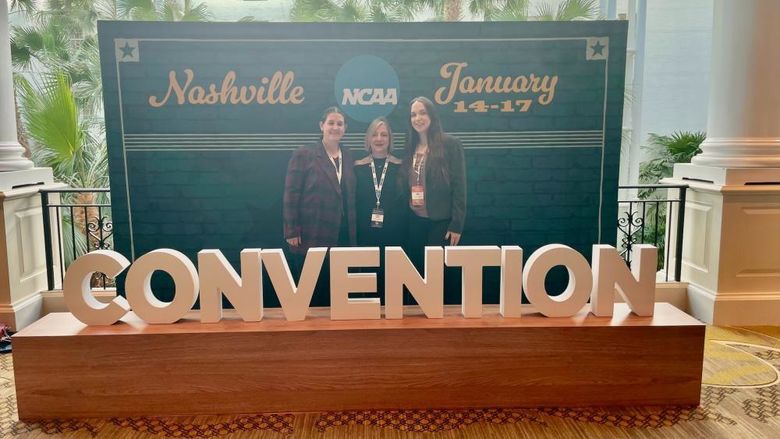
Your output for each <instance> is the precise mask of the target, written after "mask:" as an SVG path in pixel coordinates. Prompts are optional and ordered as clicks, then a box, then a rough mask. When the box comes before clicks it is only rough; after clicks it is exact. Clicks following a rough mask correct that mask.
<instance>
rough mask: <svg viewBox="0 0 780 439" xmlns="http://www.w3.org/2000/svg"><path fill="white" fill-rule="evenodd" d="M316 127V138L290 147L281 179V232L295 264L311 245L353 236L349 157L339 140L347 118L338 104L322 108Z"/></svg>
mask: <svg viewBox="0 0 780 439" xmlns="http://www.w3.org/2000/svg"><path fill="white" fill-rule="evenodd" d="M320 130H321V131H322V139H321V140H320V142H317V143H315V144H314V145H309V146H304V147H301V148H298V149H297V150H296V151H295V152H294V153H293V155H292V158H291V159H290V163H289V165H288V167H287V178H286V180H285V185H284V205H283V216H284V238H285V239H286V240H287V243H288V244H289V245H290V251H291V252H292V253H293V256H294V257H296V258H297V263H298V264H300V263H302V261H303V257H304V256H305V255H306V252H307V251H308V249H309V248H312V247H336V246H354V245H355V244H356V242H357V238H356V231H355V175H354V173H353V170H352V163H353V160H352V156H351V155H350V153H349V149H347V148H342V147H341V145H340V141H341V138H342V137H344V132H345V130H346V120H345V118H344V114H343V113H342V112H341V110H339V109H338V107H330V108H328V109H326V110H325V112H324V113H323V116H322V119H321V120H320ZM299 268H300V267H299Z"/></svg>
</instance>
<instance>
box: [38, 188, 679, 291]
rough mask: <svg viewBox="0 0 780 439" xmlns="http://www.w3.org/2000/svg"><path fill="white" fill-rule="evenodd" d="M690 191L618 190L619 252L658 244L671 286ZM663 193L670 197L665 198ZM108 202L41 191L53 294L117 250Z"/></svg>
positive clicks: (95, 194)
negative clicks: (86, 265)
mask: <svg viewBox="0 0 780 439" xmlns="http://www.w3.org/2000/svg"><path fill="white" fill-rule="evenodd" d="M687 188H688V186H686V185H664V184H658V185H629V186H620V187H619V189H620V191H622V192H626V191H631V192H637V194H636V196H633V197H626V199H619V200H618V206H619V218H618V222H617V232H618V247H619V250H620V254H621V256H622V257H623V259H624V260H625V261H626V263H628V264H630V263H631V257H632V250H633V247H634V246H635V245H636V244H643V243H644V244H653V245H655V246H656V247H658V249H659V261H658V267H659V268H664V270H665V278H666V281H669V279H670V273H671V272H673V273H674V275H673V277H672V279H673V280H675V281H679V280H680V271H681V264H682V248H683V240H682V233H683V227H684V224H685V196H686V189H687ZM662 191H666V193H664V194H660V192H662ZM671 191H675V192H676V194H677V197H676V198H674V197H673V196H670V194H669V192H671ZM659 195H664V196H659ZM109 197H110V194H109V189H108V188H93V189H72V188H64V189H47V190H42V191H41V203H42V208H43V234H44V240H45V244H46V245H45V248H46V267H47V281H48V288H49V290H54V289H55V288H57V287H58V286H61V284H62V280H63V279H64V276H65V270H66V269H67V265H68V264H69V262H70V261H72V260H75V259H76V258H78V257H79V256H81V255H82V254H84V253H87V252H90V251H93V250H99V249H111V248H113V223H112V221H111V203H110V201H109ZM101 199H102V200H103V201H102V202H100V200H101ZM670 225H671V226H670ZM672 229H674V233H672ZM672 252H673V253H672ZM672 256H673V257H672ZM671 261H674V265H673V267H670V263H671ZM92 283H93V287H101V286H102V287H103V288H105V287H107V286H112V285H111V284H110V283H111V281H110V280H107V278H106V276H104V275H100V276H98V277H96V278H93V280H92Z"/></svg>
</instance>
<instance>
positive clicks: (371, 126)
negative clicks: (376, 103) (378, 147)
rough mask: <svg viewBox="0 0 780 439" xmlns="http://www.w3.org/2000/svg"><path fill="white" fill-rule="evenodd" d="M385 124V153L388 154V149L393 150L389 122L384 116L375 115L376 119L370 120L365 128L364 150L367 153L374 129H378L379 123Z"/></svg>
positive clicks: (369, 150)
mask: <svg viewBox="0 0 780 439" xmlns="http://www.w3.org/2000/svg"><path fill="white" fill-rule="evenodd" d="M383 124H384V126H385V128H387V136H388V144H387V153H388V154H389V153H390V151H392V150H393V130H392V129H391V128H390V122H388V121H387V119H385V118H384V117H377V118H376V119H374V120H372V121H371V123H370V124H369V125H368V129H366V140H365V142H366V145H365V146H366V151H368V152H369V153H370V152H371V137H372V136H373V135H374V133H375V132H376V130H378V129H379V126H380V125H383Z"/></svg>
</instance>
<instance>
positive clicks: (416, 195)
mask: <svg viewBox="0 0 780 439" xmlns="http://www.w3.org/2000/svg"><path fill="white" fill-rule="evenodd" d="M412 206H413V207H422V206H425V189H423V187H422V185H419V184H416V185H414V186H412Z"/></svg>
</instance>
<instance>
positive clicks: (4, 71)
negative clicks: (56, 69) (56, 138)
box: [0, 0, 33, 171]
mask: <svg viewBox="0 0 780 439" xmlns="http://www.w3.org/2000/svg"><path fill="white" fill-rule="evenodd" d="M12 72H13V71H12V70H11V28H10V26H9V25H8V2H7V1H6V0H0V171H19V170H23V169H30V168H32V167H33V162H32V161H30V160H28V159H26V158H24V156H23V155H22V154H24V148H22V146H21V145H20V144H19V141H18V140H17V138H16V111H15V107H14V86H13V74H12Z"/></svg>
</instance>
